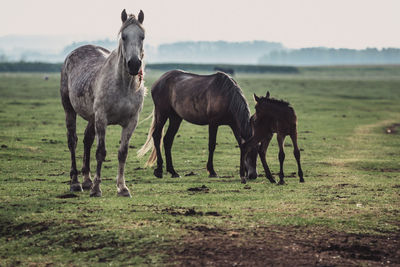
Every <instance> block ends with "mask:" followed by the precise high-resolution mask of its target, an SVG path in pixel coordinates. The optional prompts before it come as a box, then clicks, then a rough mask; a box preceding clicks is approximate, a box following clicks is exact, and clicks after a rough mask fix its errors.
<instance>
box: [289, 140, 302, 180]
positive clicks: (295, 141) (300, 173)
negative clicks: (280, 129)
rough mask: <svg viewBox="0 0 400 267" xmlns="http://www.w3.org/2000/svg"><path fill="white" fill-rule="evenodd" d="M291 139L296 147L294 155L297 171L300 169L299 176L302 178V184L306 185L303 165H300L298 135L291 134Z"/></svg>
mask: <svg viewBox="0 0 400 267" xmlns="http://www.w3.org/2000/svg"><path fill="white" fill-rule="evenodd" d="M290 138H291V139H292V143H293V147H294V150H293V154H294V157H295V158H296V161H297V169H298V170H297V174H298V175H299V177H300V183H304V178H303V170H302V169H301V164H300V150H299V147H298V145H297V133H294V134H291V135H290Z"/></svg>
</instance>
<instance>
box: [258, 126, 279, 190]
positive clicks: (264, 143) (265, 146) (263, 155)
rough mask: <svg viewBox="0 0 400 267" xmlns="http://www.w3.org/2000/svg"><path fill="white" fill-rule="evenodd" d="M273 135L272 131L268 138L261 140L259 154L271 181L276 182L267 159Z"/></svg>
mask: <svg viewBox="0 0 400 267" xmlns="http://www.w3.org/2000/svg"><path fill="white" fill-rule="evenodd" d="M272 135H273V134H272V133H270V134H268V135H267V136H266V138H265V139H264V140H263V141H262V142H261V144H260V146H259V147H258V155H259V156H260V160H261V163H262V165H263V167H264V171H265V176H266V177H267V178H268V180H269V181H270V182H271V183H276V181H275V179H274V177H273V176H272V174H271V171H270V170H269V167H268V164H267V160H266V152H267V149H268V145H269V142H270V141H271V138H272Z"/></svg>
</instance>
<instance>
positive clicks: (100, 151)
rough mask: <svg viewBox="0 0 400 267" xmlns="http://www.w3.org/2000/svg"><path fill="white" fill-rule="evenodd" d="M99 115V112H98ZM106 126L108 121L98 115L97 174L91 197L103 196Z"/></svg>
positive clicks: (96, 120)
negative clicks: (102, 177) (102, 178)
mask: <svg viewBox="0 0 400 267" xmlns="http://www.w3.org/2000/svg"><path fill="white" fill-rule="evenodd" d="M96 115H97V114H96ZM106 127H107V122H106V121H105V120H104V119H99V118H98V117H97V116H96V119H95V129H96V137H97V150H96V160H97V167H96V175H95V177H94V181H93V186H92V189H91V190H90V196H91V197H101V189H100V183H101V166H102V164H103V161H104V160H105V158H106V154H107V151H106Z"/></svg>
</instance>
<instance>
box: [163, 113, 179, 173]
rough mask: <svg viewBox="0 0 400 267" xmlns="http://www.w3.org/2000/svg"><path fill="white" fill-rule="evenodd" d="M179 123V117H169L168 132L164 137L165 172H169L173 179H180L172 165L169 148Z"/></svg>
mask: <svg viewBox="0 0 400 267" xmlns="http://www.w3.org/2000/svg"><path fill="white" fill-rule="evenodd" d="M181 122H182V118H181V117H179V116H178V115H171V116H170V117H169V126H168V130H167V133H166V134H165V136H164V149H165V161H166V162H167V172H169V173H170V174H171V177H173V178H176V177H180V176H179V174H178V173H177V172H176V171H175V169H174V166H173V165H172V155H171V148H172V143H173V142H174V137H175V135H176V133H177V132H178V129H179V126H180V125H181Z"/></svg>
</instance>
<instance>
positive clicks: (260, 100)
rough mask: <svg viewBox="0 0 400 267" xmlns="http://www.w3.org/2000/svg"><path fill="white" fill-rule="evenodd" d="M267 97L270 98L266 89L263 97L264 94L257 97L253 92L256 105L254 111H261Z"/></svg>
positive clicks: (266, 101)
mask: <svg viewBox="0 0 400 267" xmlns="http://www.w3.org/2000/svg"><path fill="white" fill-rule="evenodd" d="M269 99H270V97H269V91H267V94H266V95H265V97H264V96H261V97H259V96H257V95H256V94H254V101H256V106H255V110H256V113H258V112H260V111H261V108H262V106H263V105H267V103H268V100H269Z"/></svg>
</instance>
